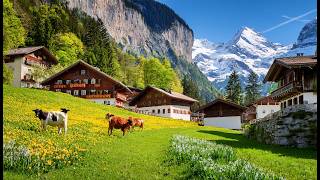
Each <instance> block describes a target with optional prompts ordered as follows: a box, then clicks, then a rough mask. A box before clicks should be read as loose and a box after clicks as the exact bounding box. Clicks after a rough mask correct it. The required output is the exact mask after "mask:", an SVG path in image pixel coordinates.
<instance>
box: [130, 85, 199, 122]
mask: <svg viewBox="0 0 320 180" xmlns="http://www.w3.org/2000/svg"><path fill="white" fill-rule="evenodd" d="M195 102H197V100H195V99H192V98H190V97H188V96H186V95H183V94H180V93H177V92H171V91H165V90H163V89H159V88H156V87H152V86H147V87H146V88H145V89H144V90H143V91H142V92H141V93H140V94H139V95H138V96H136V97H135V98H133V99H132V101H131V102H130V103H129V105H130V106H134V107H135V108H136V111H138V112H140V113H145V114H152V115H158V116H162V117H169V118H174V119H182V120H188V121H190V115H191V111H190V106H191V105H192V104H193V103H195Z"/></svg>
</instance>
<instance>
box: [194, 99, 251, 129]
mask: <svg viewBox="0 0 320 180" xmlns="http://www.w3.org/2000/svg"><path fill="white" fill-rule="evenodd" d="M245 109H246V108H245V107H243V106H240V105H238V104H236V103H233V102H231V101H228V100H224V99H220V98H218V99H215V100H214V101H212V102H210V103H208V104H206V105H204V106H202V107H200V108H199V109H198V110H197V111H196V112H200V113H204V114H205V115H204V120H203V121H204V122H203V123H204V125H205V126H217V127H224V128H229V129H241V115H242V113H243V112H244V111H245Z"/></svg>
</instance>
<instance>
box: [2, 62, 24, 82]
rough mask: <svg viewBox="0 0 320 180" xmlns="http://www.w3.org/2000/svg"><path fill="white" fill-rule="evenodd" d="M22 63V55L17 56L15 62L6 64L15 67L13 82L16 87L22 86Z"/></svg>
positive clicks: (11, 67)
mask: <svg viewBox="0 0 320 180" xmlns="http://www.w3.org/2000/svg"><path fill="white" fill-rule="evenodd" d="M21 63H22V57H20V58H16V59H15V60H14V61H13V62H10V63H6V65H7V66H8V67H9V68H10V69H13V83H12V85H13V86H14V87H21Z"/></svg>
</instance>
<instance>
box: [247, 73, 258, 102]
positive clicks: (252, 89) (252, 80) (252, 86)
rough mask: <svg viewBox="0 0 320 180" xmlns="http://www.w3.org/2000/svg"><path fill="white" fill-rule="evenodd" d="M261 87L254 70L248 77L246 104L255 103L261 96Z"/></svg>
mask: <svg viewBox="0 0 320 180" xmlns="http://www.w3.org/2000/svg"><path fill="white" fill-rule="evenodd" d="M260 87H261V85H260V84H258V75H257V74H256V73H254V72H253V71H252V72H251V73H250V75H249V77H248V82H247V86H246V87H245V91H246V98H245V104H250V103H253V102H254V101H256V100H257V99H258V98H259V97H260Z"/></svg>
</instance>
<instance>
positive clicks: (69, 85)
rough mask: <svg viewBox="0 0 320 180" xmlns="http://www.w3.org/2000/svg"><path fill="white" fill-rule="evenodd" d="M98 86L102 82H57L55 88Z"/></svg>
mask: <svg viewBox="0 0 320 180" xmlns="http://www.w3.org/2000/svg"><path fill="white" fill-rule="evenodd" d="M86 87H88V88H90V87H93V88H96V87H100V84H85V83H70V84H55V85H53V88H55V89H63V88H86Z"/></svg>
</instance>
